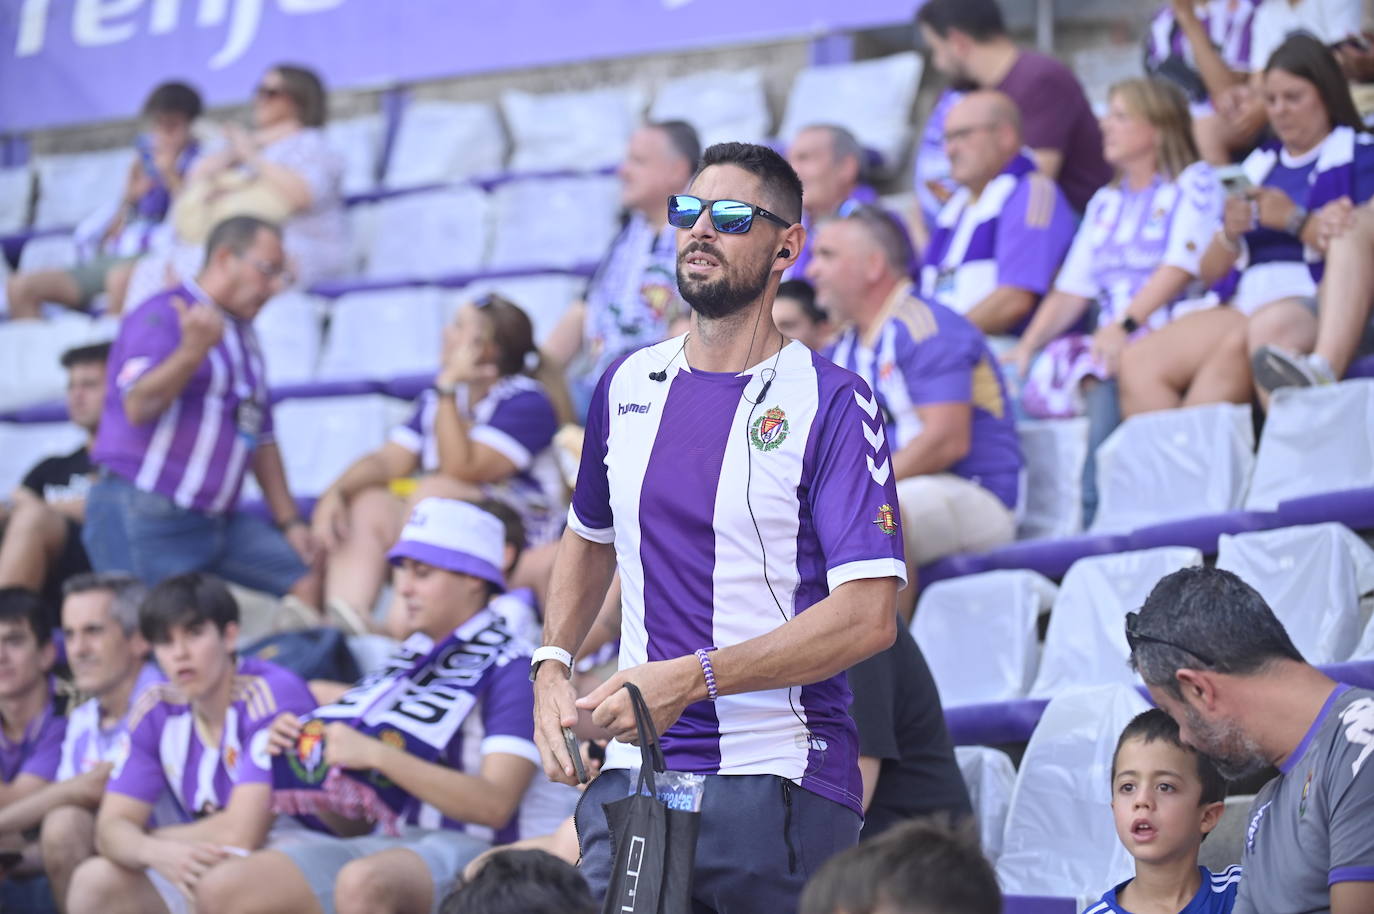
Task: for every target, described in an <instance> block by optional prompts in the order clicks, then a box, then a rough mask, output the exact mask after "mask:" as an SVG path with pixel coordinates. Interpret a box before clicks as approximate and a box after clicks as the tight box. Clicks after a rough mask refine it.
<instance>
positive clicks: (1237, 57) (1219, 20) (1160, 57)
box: [1145, 0, 1264, 73]
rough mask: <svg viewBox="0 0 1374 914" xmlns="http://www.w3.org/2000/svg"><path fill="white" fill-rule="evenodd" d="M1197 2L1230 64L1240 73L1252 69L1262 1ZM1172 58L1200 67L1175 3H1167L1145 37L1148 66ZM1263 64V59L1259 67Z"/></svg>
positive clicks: (1214, 41) (1219, 50)
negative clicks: (1253, 35)
mask: <svg viewBox="0 0 1374 914" xmlns="http://www.w3.org/2000/svg"><path fill="white" fill-rule="evenodd" d="M1195 5H1196V6H1197V8H1198V19H1199V20H1200V21H1201V22H1202V27H1203V28H1204V29H1206V30H1207V35H1208V36H1209V37H1210V38H1211V39H1212V46H1213V47H1214V48H1216V49H1217V53H1218V54H1220V55H1221V59H1222V61H1223V62H1224V63H1225V64H1226V66H1228V67H1230V68H1231V69H1232V70H1235V71H1236V72H1237V73H1246V72H1249V70H1250V69H1251V67H1250V25H1251V21H1252V20H1253V19H1254V18H1255V7H1256V6H1258V5H1259V3H1258V0H1206V2H1204V3H1198V4H1195ZM1170 57H1179V58H1182V59H1183V60H1184V61H1186V62H1187V63H1188V65H1189V66H1190V67H1193V68H1194V69H1196V68H1197V56H1196V55H1195V54H1194V53H1193V47H1192V45H1191V44H1190V43H1189V41H1188V36H1187V35H1184V34H1183V29H1182V28H1181V27H1180V26H1179V25H1178V20H1177V19H1176V18H1175V17H1174V11H1173V8H1172V6H1171V5H1170V4H1168V3H1166V4H1164V5H1163V6H1162V7H1160V10H1159V12H1157V13H1155V16H1154V18H1153V19H1151V20H1150V30H1149V33H1148V34H1147V35H1146V37H1145V60H1146V66H1147V67H1148V68H1150V69H1151V70H1153V69H1154V67H1156V66H1158V65H1159V64H1162V63H1163V62H1164V61H1165V60H1167V59H1168V58H1170ZM1263 67H1264V64H1263V63H1262V62H1261V63H1260V66H1259V69H1263Z"/></svg>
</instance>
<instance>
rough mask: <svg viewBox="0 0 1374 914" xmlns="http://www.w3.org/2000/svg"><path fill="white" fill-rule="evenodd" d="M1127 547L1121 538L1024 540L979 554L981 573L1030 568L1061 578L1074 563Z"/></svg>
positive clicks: (1071, 537) (1089, 535) (1099, 535)
mask: <svg viewBox="0 0 1374 914" xmlns="http://www.w3.org/2000/svg"><path fill="white" fill-rule="evenodd" d="M1125 548H1126V540H1125V538H1124V537H1120V536H1103V535H1101V534H1084V535H1082V536H1067V537H1063V538H1062V539H1040V540H1025V541H1023V542H1019V543H1011V544H1010V545H1006V546H1001V547H999V548H997V549H993V550H992V551H990V552H983V553H978V554H977V556H976V558H979V559H981V560H982V561H983V563H984V564H985V565H986V568H984V569H982V570H988V571H991V570H993V569H997V568H1029V569H1030V570H1032V571H1038V572H1040V573H1041V574H1043V575H1044V576H1045V577H1047V578H1056V579H1057V578H1062V577H1063V576H1064V574H1065V572H1067V571H1068V570H1069V568H1070V567H1072V565H1073V563H1074V562H1076V561H1078V560H1079V559H1081V558H1085V557H1087V556H1090V555H1106V554H1109V553H1113V552H1120V551H1121V550H1122V549H1125Z"/></svg>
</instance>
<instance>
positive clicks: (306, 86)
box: [272, 63, 329, 127]
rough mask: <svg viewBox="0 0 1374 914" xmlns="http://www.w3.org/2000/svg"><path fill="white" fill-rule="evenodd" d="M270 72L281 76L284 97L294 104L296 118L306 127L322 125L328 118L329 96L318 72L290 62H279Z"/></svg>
mask: <svg viewBox="0 0 1374 914" xmlns="http://www.w3.org/2000/svg"><path fill="white" fill-rule="evenodd" d="M272 72H274V73H276V74H277V75H278V76H280V77H281V83H282V88H283V89H285V90H286V97H287V98H289V99H291V103H292V104H293V105H295V106H296V119H297V120H299V121H300V122H301V124H302V125H304V126H306V127H323V126H324V123H325V121H327V120H328V119H329V97H328V96H327V95H326V94H325V91H324V83H323V82H322V81H321V80H320V76H319V74H318V73H316V72H315V71H314V70H312V69H310V68H309V67H302V66H299V65H298V64H290V63H279V64H277V65H276V66H275V67H272Z"/></svg>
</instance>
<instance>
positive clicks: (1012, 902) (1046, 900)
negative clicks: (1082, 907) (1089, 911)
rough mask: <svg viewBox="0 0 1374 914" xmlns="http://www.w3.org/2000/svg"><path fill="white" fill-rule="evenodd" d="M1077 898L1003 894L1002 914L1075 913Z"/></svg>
mask: <svg viewBox="0 0 1374 914" xmlns="http://www.w3.org/2000/svg"><path fill="white" fill-rule="evenodd" d="M1077 911H1078V900H1077V899H1075V898H1055V897H1052V896H1049V895H1004V896H1002V912H1003V914H1077Z"/></svg>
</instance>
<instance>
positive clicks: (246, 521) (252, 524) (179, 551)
mask: <svg viewBox="0 0 1374 914" xmlns="http://www.w3.org/2000/svg"><path fill="white" fill-rule="evenodd" d="M81 539H82V541H83V542H84V543H85V544H86V553H87V554H88V555H89V556H90V559H91V567H93V568H94V569H95V570H96V571H127V572H129V573H131V574H133V575H135V576H136V577H138V578H139V579H140V580H142V581H143V582H144V583H145V584H147V585H148V586H149V587H154V586H156V585H157V584H158V582H160V581H162V580H164V579H166V578H169V577H171V576H172V575H177V574H184V573H185V572H188V571H207V572H210V573H212V574H216V575H219V576H220V577H222V578H224V579H225V580H226V581H233V582H234V583H236V584H241V585H243V586H244V587H250V588H252V589H254V590H264V591H266V592H268V593H270V594H274V595H275V596H282V595H283V594H285V593H287V592H288V591H290V590H291V588H292V587H293V586H294V585H295V583H296V582H297V581H299V580H300V579H301V578H302V577H304V576H305V575H306V574H307V573H308V572H309V570H310V569H309V568H307V567H306V565H305V563H304V562H302V561H301V558H300V556H298V555H297V554H296V551H295V550H294V549H292V548H291V545H290V544H289V543H287V541H286V538H285V537H284V536H282V534H281V532H280V531H279V530H277V528H276V527H273V526H272V525H271V524H269V523H267V522H266V521H264V520H260V519H259V518H256V517H253V516H252V515H250V514H243V513H241V512H231V513H228V514H222V515H214V514H204V513H202V512H200V511H191V510H188V509H186V508H183V507H181V506H179V505H177V504H176V503H174V502H173V501H172V500H171V499H170V498H167V497H166V496H164V495H158V494H157V493H155V492H145V491H143V490H142V489H139V488H136V487H135V486H134V485H133V484H132V483H130V482H128V481H127V480H125V479H121V478H120V477H118V476H115V475H112V474H109V473H106V474H104V475H103V476H101V478H100V480H99V481H98V482H96V484H95V485H94V486H92V487H91V491H90V493H89V494H88V495H87V496H86V522H85V524H84V525H83V527H82V531H81Z"/></svg>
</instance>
